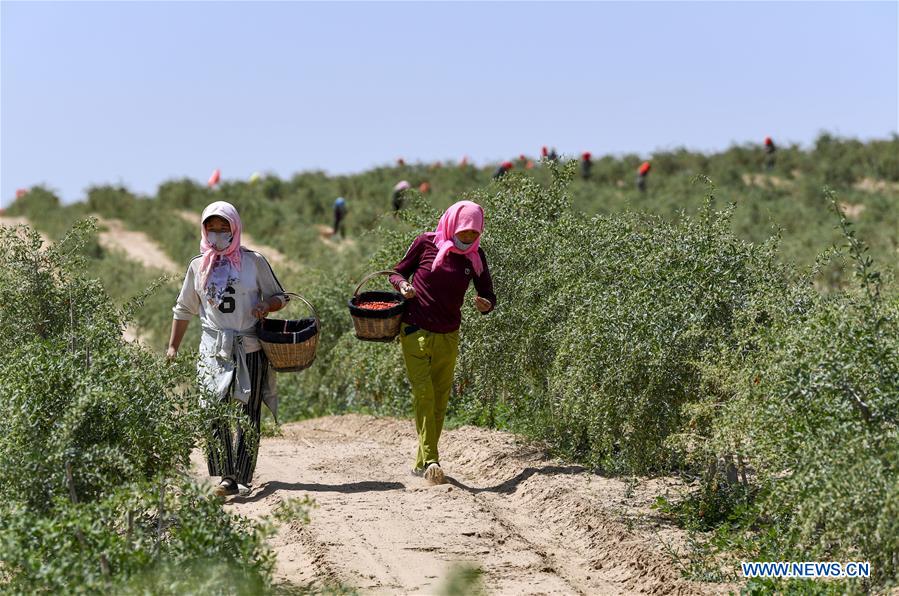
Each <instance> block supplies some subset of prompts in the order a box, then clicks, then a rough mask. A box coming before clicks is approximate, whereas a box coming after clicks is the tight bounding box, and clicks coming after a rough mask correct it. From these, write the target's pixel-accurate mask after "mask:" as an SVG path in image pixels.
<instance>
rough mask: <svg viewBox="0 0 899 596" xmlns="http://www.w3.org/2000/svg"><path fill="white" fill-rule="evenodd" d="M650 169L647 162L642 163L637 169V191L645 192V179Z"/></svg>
mask: <svg viewBox="0 0 899 596" xmlns="http://www.w3.org/2000/svg"><path fill="white" fill-rule="evenodd" d="M651 167H652V165H650V163H649V162H648V161H644V162H643V163H641V164H640V167H639V168H637V190H639V191H640V192H646V177H647V176H649V169H650V168H651Z"/></svg>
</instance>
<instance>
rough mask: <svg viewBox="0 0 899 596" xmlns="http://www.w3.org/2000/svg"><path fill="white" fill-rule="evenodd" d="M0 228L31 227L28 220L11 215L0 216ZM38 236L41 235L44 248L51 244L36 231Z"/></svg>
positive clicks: (43, 235)
mask: <svg viewBox="0 0 899 596" xmlns="http://www.w3.org/2000/svg"><path fill="white" fill-rule="evenodd" d="M0 226H3V227H5V228H15V227H17V226H28V227H33V226H32V225H31V223H30V222H29V221H28V218H26V217H13V216H11V215H0ZM38 234H40V235H41V239H42V240H43V241H44V247H45V248H46V247H47V246H49V245H50V244H51V242H50V238H49V237H48V236H47V235H46V234H44V233H43V232H41V231H38Z"/></svg>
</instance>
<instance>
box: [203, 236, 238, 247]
mask: <svg viewBox="0 0 899 596" xmlns="http://www.w3.org/2000/svg"><path fill="white" fill-rule="evenodd" d="M206 238H207V239H208V240H209V244H211V245H212V246H213V247H215V250H225V249H226V248H228V247H229V246H231V240H232V239H233V238H234V236H232V235H231V233H230V232H207V233H206Z"/></svg>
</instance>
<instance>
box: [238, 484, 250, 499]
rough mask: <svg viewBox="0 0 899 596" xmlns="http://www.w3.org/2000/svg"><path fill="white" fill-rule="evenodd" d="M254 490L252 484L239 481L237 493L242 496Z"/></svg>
mask: <svg viewBox="0 0 899 596" xmlns="http://www.w3.org/2000/svg"><path fill="white" fill-rule="evenodd" d="M252 490H253V487H252V486H247V485H245V484H240V483H239V482H238V483H237V494H238V495H240V496H241V497H245V496H247V495H248V494H250V492H252Z"/></svg>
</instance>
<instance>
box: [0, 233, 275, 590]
mask: <svg viewBox="0 0 899 596" xmlns="http://www.w3.org/2000/svg"><path fill="white" fill-rule="evenodd" d="M90 230H91V226H90V224H89V223H85V224H82V225H81V226H79V227H77V228H76V229H75V230H74V231H73V232H71V233H70V234H68V235H67V236H66V237H64V238H63V239H62V240H60V241H59V242H58V243H56V244H55V245H54V246H53V247H52V248H49V249H44V250H40V249H39V247H40V239H39V237H38V236H37V234H36V233H34V232H32V233H31V234H30V235H29V236H28V237H26V238H24V239H23V238H21V237H20V236H19V235H17V234H16V233H15V232H13V231H9V230H7V229H3V230H0V293H2V294H3V296H4V300H3V302H2V304H0V343H2V345H4V346H8V348H7V349H6V350H5V355H4V359H3V361H2V363H0V394H2V395H3V396H4V399H3V400H0V418H2V420H3V421H4V432H3V433H2V435H0V503H2V505H0V549H2V553H3V556H2V563H0V591H4V592H12V593H34V592H43V593H70V592H76V591H77V592H89V593H97V592H110V591H112V592H117V591H120V590H126V589H130V588H129V586H130V587H131V588H133V589H134V591H141V589H140V588H139V587H135V584H133V583H132V582H135V581H136V582H139V585H143V584H142V583H140V582H144V581H146V580H147V578H149V577H153V576H154V574H155V573H156V572H155V571H154V570H163V569H168V570H170V571H172V573H171V574H169V573H168V572H166V574H165V577H166V578H170V579H171V582H176V581H180V580H179V577H181V576H182V575H183V574H185V573H187V570H188V569H192V568H197V567H200V566H204V567H205V566H208V564H209V562H210V561H214V562H215V563H216V564H217V565H219V566H220V567H219V568H217V569H218V570H219V571H222V570H224V571H226V572H227V573H225V574H224V575H221V574H220V575H221V577H219V578H218V579H216V578H213V577H212V576H210V575H206V576H205V579H207V580H209V581H213V580H214V583H216V585H219V586H220V590H219V591H223V590H226V589H227V590H228V591H230V590H232V589H234V586H238V587H240V586H245V588H246V589H245V590H244V589H243V588H241V590H243V591H244V592H246V593H256V592H258V588H262V587H265V586H267V585H268V583H269V582H270V578H271V569H272V564H273V559H272V554H271V552H270V551H269V550H268V548H267V547H266V546H265V544H264V541H263V538H264V530H265V528H263V527H262V526H257V525H256V524H255V523H251V522H248V521H246V520H243V519H240V518H237V517H235V516H232V515H229V514H227V513H225V512H223V511H222V509H221V506H220V503H219V502H218V501H217V500H216V499H214V498H212V496H211V494H210V493H209V492H208V491H207V490H204V489H200V488H199V487H197V486H195V485H193V484H192V483H191V482H189V481H188V480H187V479H186V476H185V474H186V472H187V469H188V454H189V452H190V449H191V447H192V446H193V444H194V443H195V442H196V440H197V438H198V437H199V436H201V435H202V434H203V431H204V429H205V423H204V417H205V415H206V414H207V413H204V412H203V411H202V410H201V408H200V406H199V399H200V397H201V396H200V395H199V393H197V391H195V390H191V389H184V387H192V386H194V382H193V371H192V368H193V367H192V366H190V365H189V363H188V362H187V360H183V361H181V362H180V363H178V364H175V365H167V364H164V363H163V362H161V361H160V358H159V356H157V355H155V354H153V353H151V352H149V351H147V350H144V349H141V348H139V347H137V346H136V345H133V344H128V343H126V342H124V341H123V340H122V338H121V333H122V323H123V321H124V320H125V318H126V315H125V314H124V313H123V311H122V310H121V309H119V308H118V307H116V306H114V305H113V304H112V303H111V301H110V299H109V298H108V297H107V295H106V293H105V292H104V290H103V288H102V287H101V286H100V284H99V283H98V282H97V281H95V280H90V279H88V278H86V277H84V275H83V268H84V263H83V258H82V257H81V256H80V253H81V251H82V250H83V247H84V243H85V241H86V238H89V234H90ZM179 574H180V575H179ZM156 577H157V579H156V580H155V583H154V584H153V585H154V586H160V585H162V584H163V583H165V581H169V579H166V580H162V579H159V577H158V576H156ZM182 579H183V578H182ZM235 581H236V582H237V583H236V584H235V583H232V582H235ZM224 582H227V583H224ZM207 587H208V586H207ZM197 589H198V590H199V585H198V586H197ZM154 591H156V590H154Z"/></svg>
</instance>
